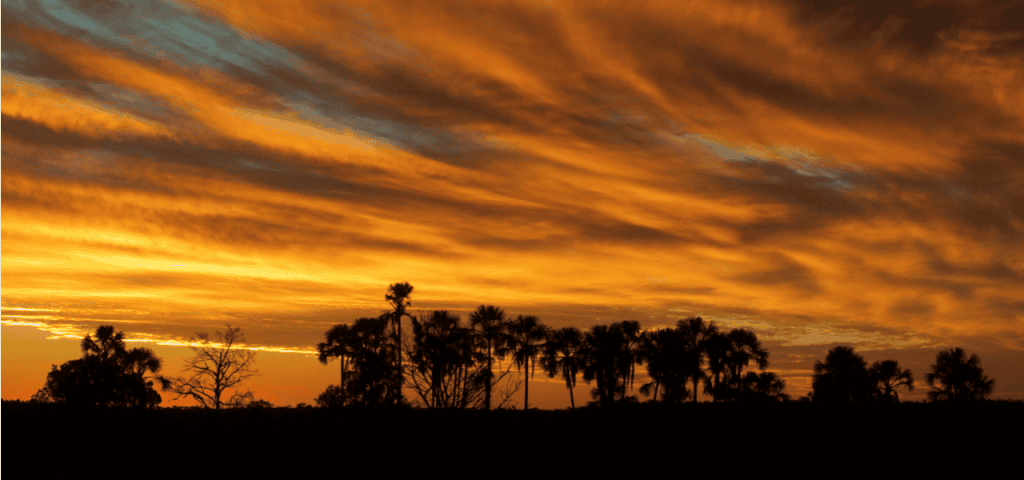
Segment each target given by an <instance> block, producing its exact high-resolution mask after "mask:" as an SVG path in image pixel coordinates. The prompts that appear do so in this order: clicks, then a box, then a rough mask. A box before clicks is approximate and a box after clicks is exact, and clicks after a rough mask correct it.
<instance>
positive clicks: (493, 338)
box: [469, 305, 508, 410]
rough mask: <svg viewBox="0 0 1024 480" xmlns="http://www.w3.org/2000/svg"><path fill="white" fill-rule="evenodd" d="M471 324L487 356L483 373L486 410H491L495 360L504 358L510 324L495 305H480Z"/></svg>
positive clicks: (472, 317) (470, 320)
mask: <svg viewBox="0 0 1024 480" xmlns="http://www.w3.org/2000/svg"><path fill="white" fill-rule="evenodd" d="M469 323H470V325H472V327H473V329H474V330H475V331H476V332H477V338H479V339H480V340H481V343H482V345H481V346H482V347H483V349H484V354H485V355H486V356H487V369H486V370H484V371H483V376H484V380H485V381H486V383H485V384H484V408H485V409H487V410H490V409H491V387H493V384H492V382H493V379H494V370H493V364H494V358H495V357H504V350H505V344H506V343H507V339H508V322H507V321H506V320H505V311H504V310H502V309H500V308H498V307H495V306H493V305H488V306H484V305H480V306H479V307H477V309H476V311H475V312H473V314H472V315H470V316H469Z"/></svg>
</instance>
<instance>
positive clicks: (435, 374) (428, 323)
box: [33, 283, 994, 410]
mask: <svg viewBox="0 0 1024 480" xmlns="http://www.w3.org/2000/svg"><path fill="white" fill-rule="evenodd" d="M412 291H413V287H412V285H410V284H408V283H396V284H392V285H390V286H389V287H388V293H387V294H386V295H385V299H386V300H387V301H388V302H389V304H390V306H391V308H390V309H389V310H388V311H386V312H385V313H382V314H381V315H380V316H378V317H376V318H360V319H358V320H356V321H355V322H354V323H353V324H351V325H349V324H339V325H335V326H334V327H331V328H330V329H329V330H328V331H327V332H325V334H324V340H325V341H324V342H321V343H320V344H318V345H317V352H318V353H319V355H318V359H319V361H320V362H321V363H323V364H325V365H326V364H328V363H329V362H330V361H332V360H337V361H338V363H339V369H340V375H339V380H340V382H339V384H338V385H329V386H328V387H327V388H326V390H325V391H324V392H322V393H321V394H320V395H319V396H318V397H317V398H316V404H317V405H318V406H320V407H382V406H397V405H407V404H406V402H405V400H404V399H403V397H402V396H401V395H400V394H398V393H396V392H395V389H396V388H398V386H401V387H402V388H409V389H411V390H412V391H414V392H415V393H416V397H418V398H417V399H416V401H417V402H420V403H421V405H422V406H424V407H428V408H431V409H459V410H467V409H482V410H490V409H491V408H492V407H494V406H497V407H499V408H500V407H503V406H505V405H506V404H507V402H508V401H509V400H510V399H511V397H512V395H513V393H514V392H516V391H517V390H518V388H519V386H520V385H522V386H524V391H523V409H524V410H527V409H529V405H530V404H529V380H530V379H531V378H532V377H533V375H534V373H535V370H536V363H537V361H538V360H539V361H540V364H541V367H542V369H543V371H544V372H545V373H547V374H548V376H549V377H552V378H554V377H555V376H559V377H560V378H561V379H562V380H563V381H564V382H565V385H566V388H567V389H568V390H569V402H570V407H571V408H572V409H575V407H576V402H575V397H574V393H573V389H574V388H575V386H576V379H577V377H578V376H580V375H581V374H582V377H583V380H584V381H585V382H587V383H588V384H590V383H593V384H594V387H593V389H592V390H591V396H592V398H593V400H594V401H593V402H592V403H591V404H592V405H598V406H601V407H611V406H614V405H618V406H621V405H624V404H638V403H639V401H638V399H637V398H636V397H635V396H632V395H629V392H631V391H632V389H633V385H634V380H635V379H636V377H637V366H639V365H646V373H647V378H648V379H649V380H648V381H646V382H645V383H643V385H641V386H640V389H639V390H640V393H641V394H642V395H644V396H649V397H650V402H649V403H651V404H662V405H669V404H675V405H680V404H685V403H687V400H690V399H692V400H693V403H696V402H697V393H698V391H697V388H698V386H700V385H701V384H703V387H704V393H705V394H708V395H710V396H711V398H712V403H723V402H728V403H741V404H748V405H753V404H760V403H779V402H785V401H788V400H789V399H790V397H789V395H788V394H786V392H785V389H786V383H785V381H784V380H783V379H781V378H780V377H779V376H778V375H777V374H775V373H773V372H766V371H764V370H765V368H767V366H768V351H767V350H766V349H765V348H764V347H763V346H762V345H761V342H760V340H759V339H758V338H757V335H756V334H754V332H752V331H749V330H746V329H742V328H741V329H733V330H730V331H728V332H725V331H721V330H720V329H719V328H718V326H717V325H715V323H714V322H705V321H704V320H703V319H702V318H700V317H691V318H687V319H683V320H679V321H678V322H677V323H676V325H675V327H674V328H665V329H658V330H650V331H643V330H642V327H641V325H640V323H639V322H636V321H622V322H617V323H613V324H610V325H594V326H592V327H591V328H590V330H588V331H586V332H584V331H581V330H580V329H578V328H575V327H566V328H561V329H557V330H554V329H551V328H550V327H548V326H547V325H544V324H543V323H541V321H540V320H539V319H538V318H537V317H534V316H530V315H518V316H517V317H516V318H514V319H511V320H510V319H507V318H506V316H505V312H504V310H502V309H501V308H498V307H495V306H485V305H481V306H479V308H477V309H476V310H475V311H474V312H473V313H472V314H471V316H470V321H469V324H468V325H464V324H462V322H461V320H460V318H459V316H458V315H454V314H451V313H449V312H447V311H443V310H438V311H434V312H431V313H421V314H419V315H418V316H413V315H412V314H410V313H409V312H408V307H409V305H411V302H410V300H409V296H410V294H411V293H412ZM405 317H408V318H409V319H410V320H411V327H412V330H411V336H410V338H402V336H401V335H402V334H401V331H402V328H401V323H402V321H401V320H402V319H403V318H405ZM216 336H217V341H216V342H211V340H210V337H209V336H208V335H207V334H205V333H201V334H197V336H196V337H194V338H193V342H194V344H193V345H192V346H191V347H190V348H192V350H193V352H194V356H193V358H191V359H189V360H187V365H186V368H185V371H186V372H188V373H189V374H190V377H188V378H187V379H185V378H174V379H168V378H164V377H159V376H156V374H157V373H158V372H159V370H160V360H159V358H157V357H156V356H155V355H154V354H153V352H152V351H150V350H148V349H139V348H136V349H132V350H128V349H127V348H126V347H125V345H124V336H123V334H122V333H120V332H115V331H114V329H113V327H110V326H104V327H100V328H98V329H97V331H96V338H95V339H94V338H93V337H92V336H91V335H86V336H85V338H84V339H83V341H82V351H83V358H81V359H77V360H72V361H69V362H66V363H65V364H63V365H62V366H61V367H59V368H58V367H57V366H54V367H53V370H52V371H51V372H50V374H49V375H47V381H46V385H45V386H44V387H43V388H42V389H40V391H39V392H37V393H36V395H35V396H33V400H34V401H35V403H62V404H67V405H79V406H105V407H118V406H133V407H152V406H156V405H158V404H159V403H160V395H159V394H158V393H157V392H156V390H155V389H154V388H153V385H154V383H155V382H159V383H161V384H162V386H163V388H164V389H165V390H169V391H173V392H175V393H176V394H177V395H178V396H177V397H176V398H182V397H187V398H191V399H193V400H195V401H196V402H197V403H198V404H199V405H200V406H202V407H205V408H212V409H217V410H220V409H221V408H222V407H225V406H229V407H247V408H248V409H250V410H251V409H272V408H273V406H272V405H271V404H270V403H269V402H266V401H265V400H257V399H256V398H255V397H254V396H253V395H252V393H251V392H247V391H246V392H242V391H238V390H235V391H234V392H233V394H232V395H231V397H230V398H229V399H228V400H224V396H225V395H227V393H228V391H229V390H231V389H235V388H236V387H237V386H238V385H239V384H240V383H241V382H243V381H244V380H246V379H247V378H250V377H251V376H253V375H256V371H255V369H254V368H253V362H254V356H255V352H254V351H252V350H250V349H245V348H240V346H239V343H240V342H243V341H244V338H243V336H242V333H241V329H239V328H232V327H231V326H230V325H228V327H227V330H226V331H224V332H220V331H218V332H216ZM403 351H404V352H405V353H404V354H403V353H402V352H403ZM506 357H508V358H509V360H510V362H508V363H505V362H502V360H504V359H505V358H506ZM405 359H408V362H406V360H405ZM513 366H515V367H516V368H517V369H518V370H519V375H518V376H516V375H514V374H512V372H511V368H512V367H513ZM753 367H757V368H758V369H760V370H761V371H760V372H755V371H749V369H750V368H753ZM147 375H148V376H147ZM926 379H927V381H928V384H929V386H931V388H932V391H930V392H929V393H928V398H929V399H930V400H932V401H947V400H948V401H957V402H959V401H966V400H982V399H985V398H986V397H988V396H989V395H991V393H992V389H993V386H994V381H993V380H992V379H990V378H988V377H987V376H985V375H984V372H983V371H982V369H981V365H980V359H979V358H978V356H977V355H971V356H970V357H967V355H966V354H965V353H964V351H963V350H962V349H960V348H954V349H950V350H947V351H943V352H940V353H939V354H938V356H937V358H936V363H935V365H933V366H932V371H931V372H930V373H929V374H928V375H927V377H926ZM690 386H692V387H693V388H692V390H691V389H690V388H689V387H690ZM496 388H497V390H496ZM812 388H813V390H812V392H811V394H810V395H809V399H810V400H813V402H815V403H833V404H856V405H864V404H868V403H898V402H899V400H900V397H899V392H900V390H906V391H912V390H913V389H914V376H913V374H912V372H910V371H909V370H906V369H902V368H901V367H900V366H899V364H898V363H897V362H896V361H895V360H884V361H879V362H875V363H874V364H872V365H871V366H870V367H869V366H868V364H867V362H866V361H865V360H864V358H863V357H862V356H861V355H860V354H858V353H856V352H855V351H854V350H853V349H852V348H850V347H846V346H837V347H835V348H832V349H831V350H829V351H828V353H827V355H826V357H825V359H824V361H816V362H815V364H814V375H813V381H812ZM495 394H496V395H495ZM495 396H496V397H497V398H496V399H495ZM803 400H805V399H801V401H803Z"/></svg>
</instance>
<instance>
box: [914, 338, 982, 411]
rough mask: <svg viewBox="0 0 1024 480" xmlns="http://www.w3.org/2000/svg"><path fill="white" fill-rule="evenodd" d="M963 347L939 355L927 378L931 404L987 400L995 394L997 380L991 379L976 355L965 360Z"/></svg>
mask: <svg viewBox="0 0 1024 480" xmlns="http://www.w3.org/2000/svg"><path fill="white" fill-rule="evenodd" d="M966 355H967V354H966V353H964V350H963V349H962V348H959V347H957V348H952V349H949V350H944V351H941V352H939V354H938V355H937V356H936V357H935V364H934V365H932V371H931V373H928V374H927V375H926V376H925V380H927V381H928V386H930V387H931V388H932V390H931V391H930V392H928V398H929V399H931V400H932V401H971V400H984V399H985V397H988V396H989V395H991V394H992V389H993V387H995V380H993V379H990V378H988V377H987V376H986V375H985V373H984V371H983V370H982V368H981V359H980V358H978V356H977V355H971V356H970V358H966Z"/></svg>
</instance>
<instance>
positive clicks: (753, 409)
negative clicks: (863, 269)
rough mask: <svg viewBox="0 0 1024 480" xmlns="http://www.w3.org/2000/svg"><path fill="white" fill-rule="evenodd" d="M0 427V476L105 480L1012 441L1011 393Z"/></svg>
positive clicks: (133, 413)
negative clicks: (102, 477) (921, 399)
mask: <svg viewBox="0 0 1024 480" xmlns="http://www.w3.org/2000/svg"><path fill="white" fill-rule="evenodd" d="M2 424H3V470H4V473H8V472H11V473H14V472H19V471H27V472H35V473H38V474H44V475H46V476H50V474H57V475H58V476H64V475H76V474H86V473H95V472H96V469H101V470H104V471H106V473H107V475H106V476H108V478H109V476H122V475H135V474H138V475H149V474H154V475H157V474H158V472H164V471H166V472H170V473H172V474H174V475H175V477H176V478H178V477H180V476H182V475H192V474H194V475H197V476H199V477H200V478H209V477H210V476H212V475H215V474H218V473H219V474H231V475H232V476H236V475H246V474H251V475H253V476H255V477H257V478H263V477H265V476H277V475H284V474H285V473H287V476H288V477H293V476H302V477H324V476H326V477H331V478H341V477H349V476H352V477H358V478H362V477H369V476H381V475H383V476H384V477H387V478H391V477H392V476H393V475H392V474H413V475H415V476H416V477H423V476H426V477H432V475H428V473H431V472H446V473H444V474H445V475H446V476H452V475H454V476H456V477H459V478H461V477H466V476H473V477H477V476H491V474H494V475H496V476H498V477H506V476H516V477H518V476H523V475H526V476H529V477H532V476H535V475H534V474H541V473H542V472H544V474H543V475H540V476H542V477H545V478H547V477H549V476H554V475H558V476H563V475H565V474H570V473H581V472H585V471H589V472H595V473H600V474H607V475H612V476H624V475H628V477H629V478H633V477H635V476H639V477H648V476H649V477H653V478H663V477H666V476H668V477H693V476H695V475H698V474H701V476H702V477H703V476H706V475H708V474H710V475H711V476H713V477H719V476H724V477H727V478H731V477H732V476H733V475H731V474H730V473H740V472H743V473H745V474H765V475H768V474H771V475H772V476H774V475H775V474H779V473H781V474H783V475H785V476H787V477H792V476H801V477H802V476H806V475H807V474H814V475H832V474H836V473H852V472H863V473H865V474H867V473H871V472H875V473H881V472H888V473H896V472H905V473H908V474H913V473H915V472H916V473H920V471H921V470H920V469H922V468H924V469H938V471H940V472H941V471H942V469H943V468H946V467H944V466H945V465H968V464H972V465H974V466H973V469H974V472H975V474H982V475H984V474H986V472H988V471H989V470H990V469H994V468H996V467H997V466H998V465H1000V464H1003V462H1009V461H1010V460H1012V457H1014V456H1016V455H1017V454H1019V452H1020V451H1021V449H1022V448H1024V444H1022V441H1021V438H1022V437H1021V433H1022V427H1024V403H1022V402H982V403H975V404H967V405H949V404H918V403H904V404H900V405H876V406H869V407H835V406H824V405H815V404H808V403H784V404H768V405H738V404H697V405H681V406H676V407H663V406H657V405H630V406H623V407H620V408H610V409H578V410H575V411H568V410H562V411H530V412H520V411H493V412H483V411H429V410H416V409H381V410H357V409H352V410H326V409H317V408H265V409H238V410H224V411H221V412H215V411H209V410H199V409H183V408H161V409H151V410H121V409H89V410H75V409H69V408H63V407H61V406H59V405H46V404H43V405H39V404H29V403H25V402H12V401H4V402H3V415H2ZM1008 452H1017V453H1008ZM1006 455H1010V457H1006V458H1003V457H1004V456H1006ZM26 467H27V470H24V468H26ZM666 468H667V469H668V470H666ZM282 469H283V470H282ZM277 472H280V473H277ZM471 472H479V475H476V474H472V473H471ZM672 472H675V473H672ZM715 472H717V473H715ZM549 474H550V475H549ZM157 476H159V475H157ZM403 476H404V475H403ZM574 476H575V475H574ZM886 476H888V475H886ZM599 477H601V478H604V475H599ZM12 478H14V477H12Z"/></svg>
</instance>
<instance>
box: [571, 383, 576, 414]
mask: <svg viewBox="0 0 1024 480" xmlns="http://www.w3.org/2000/svg"><path fill="white" fill-rule="evenodd" d="M569 406H571V407H572V409H573V410H576V400H575V399H574V398H572V387H571V386H570V387H569Z"/></svg>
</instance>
